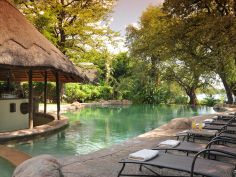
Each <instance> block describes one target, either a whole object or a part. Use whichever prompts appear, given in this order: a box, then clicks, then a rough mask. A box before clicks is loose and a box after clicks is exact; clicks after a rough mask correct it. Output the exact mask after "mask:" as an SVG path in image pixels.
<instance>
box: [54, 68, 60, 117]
mask: <svg viewBox="0 0 236 177" xmlns="http://www.w3.org/2000/svg"><path fill="white" fill-rule="evenodd" d="M55 77H56V95H57V96H56V97H57V119H58V120H60V109H61V107H60V80H59V73H58V72H56V73H55Z"/></svg>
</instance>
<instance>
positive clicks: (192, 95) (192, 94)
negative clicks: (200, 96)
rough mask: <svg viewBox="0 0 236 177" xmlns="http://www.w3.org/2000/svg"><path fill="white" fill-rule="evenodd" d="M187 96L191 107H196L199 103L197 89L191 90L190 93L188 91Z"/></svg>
mask: <svg viewBox="0 0 236 177" xmlns="http://www.w3.org/2000/svg"><path fill="white" fill-rule="evenodd" d="M186 93H187V95H188V96H189V99H190V100H189V103H188V104H189V105H191V106H193V107H195V106H196V105H197V103H198V101H197V96H196V93H195V88H194V87H192V88H190V89H189V90H188V91H186Z"/></svg>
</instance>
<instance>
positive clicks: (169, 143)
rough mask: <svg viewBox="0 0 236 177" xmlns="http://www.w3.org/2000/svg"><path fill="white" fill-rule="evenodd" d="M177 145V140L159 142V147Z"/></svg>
mask: <svg viewBox="0 0 236 177" xmlns="http://www.w3.org/2000/svg"><path fill="white" fill-rule="evenodd" d="M179 143H180V141H177V140H166V141H162V142H160V144H159V145H168V146H171V147H175V146H177V145H179Z"/></svg>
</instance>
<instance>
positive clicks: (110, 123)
mask: <svg viewBox="0 0 236 177" xmlns="http://www.w3.org/2000/svg"><path fill="white" fill-rule="evenodd" d="M213 112H214V111H213V109H212V108H208V107H197V108H191V107H188V106H177V105H171V106H168V105H158V106H156V105H132V106H109V107H91V108H86V109H83V110H81V111H80V112H68V113H66V114H65V115H66V116H68V117H69V119H70V127H69V128H67V129H66V130H64V131H61V132H60V133H57V134H54V135H51V136H48V137H44V138H41V139H37V140H31V141H28V142H21V143H18V144H16V145H15V146H16V148H17V149H19V150H22V151H25V152H27V153H29V154H31V155H38V154H53V155H55V156H64V155H79V154H87V153H90V152H94V151H96V150H99V149H101V148H105V147H109V146H111V145H112V144H116V143H120V142H122V141H124V140H127V139H129V138H132V137H135V136H138V135H140V134H143V133H145V132H147V131H150V130H153V129H155V128H157V127H159V126H161V125H163V124H165V123H166V122H169V121H170V120H171V119H173V118H176V117H190V116H194V115H203V114H209V113H213Z"/></svg>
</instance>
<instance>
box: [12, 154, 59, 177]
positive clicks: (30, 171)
mask: <svg viewBox="0 0 236 177" xmlns="http://www.w3.org/2000/svg"><path fill="white" fill-rule="evenodd" d="M13 177H63V175H62V173H61V170H60V164H59V162H58V161H57V159H56V158H55V157H53V156H51V155H40V156H37V157H33V158H31V159H29V160H26V161H24V162H23V163H22V164H20V165H19V166H17V167H16V169H15V171H14V173H13Z"/></svg>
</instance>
